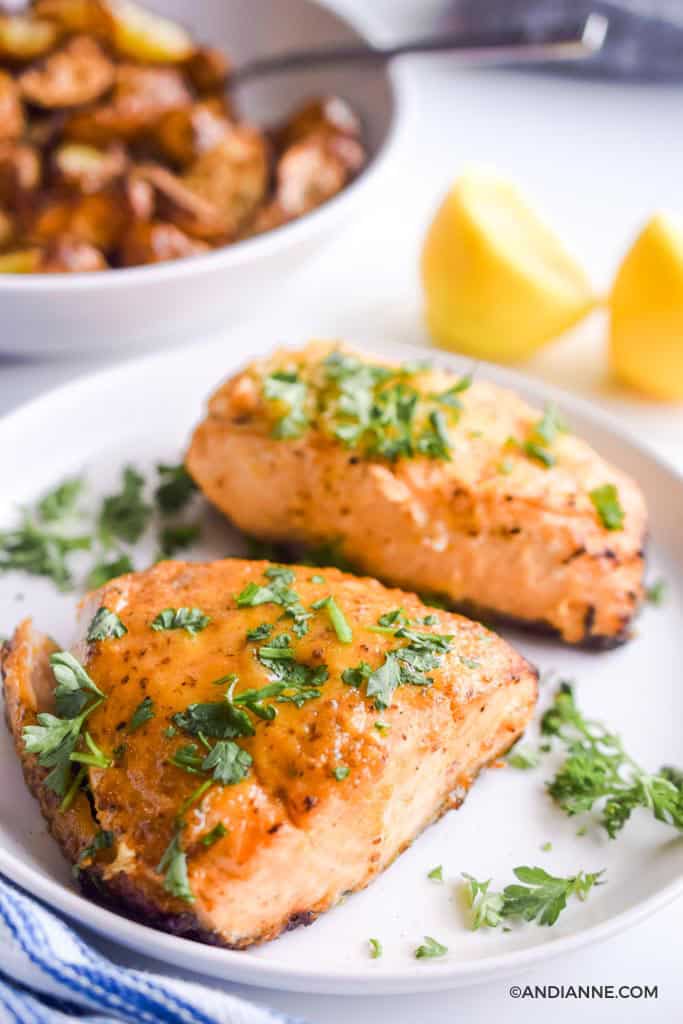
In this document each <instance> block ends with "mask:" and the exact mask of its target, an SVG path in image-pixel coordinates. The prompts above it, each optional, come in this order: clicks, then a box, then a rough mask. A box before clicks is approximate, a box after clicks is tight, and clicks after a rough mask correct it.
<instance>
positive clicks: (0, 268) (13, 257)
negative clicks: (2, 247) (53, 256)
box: [0, 249, 40, 274]
mask: <svg viewBox="0 0 683 1024" xmlns="http://www.w3.org/2000/svg"><path fill="white" fill-rule="evenodd" d="M39 262H40V249H16V250H15V251H14V252H6V253H3V254H2V255H0V274H33V273H34V272H35V269H36V267H37V266H38V263H39Z"/></svg>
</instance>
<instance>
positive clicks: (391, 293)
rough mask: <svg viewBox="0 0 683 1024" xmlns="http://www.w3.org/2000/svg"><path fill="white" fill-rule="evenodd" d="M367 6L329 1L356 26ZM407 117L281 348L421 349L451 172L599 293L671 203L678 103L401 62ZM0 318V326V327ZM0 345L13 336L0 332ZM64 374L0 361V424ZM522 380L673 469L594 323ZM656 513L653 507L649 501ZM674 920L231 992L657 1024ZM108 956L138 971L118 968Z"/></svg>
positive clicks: (645, 408)
mask: <svg viewBox="0 0 683 1024" xmlns="http://www.w3.org/2000/svg"><path fill="white" fill-rule="evenodd" d="M365 3H367V0H338V6H343V7H344V8H346V9H348V10H353V9H355V10H357V11H362V9H363V7H364V4H365ZM436 5H437V0H374V3H373V8H374V10H375V13H377V12H379V14H380V15H382V16H383V17H384V18H385V19H386V25H387V35H388V36H390V35H392V34H398V33H400V32H402V31H407V30H408V29H409V28H410V27H411V26H416V25H419V23H420V18H421V17H422V16H423V15H424V11H425V10H426V9H428V8H431V7H434V6H436ZM406 74H408V75H409V77H410V80H411V87H412V92H413V97H414V100H415V104H414V105H415V108H416V109H415V111H414V114H413V119H412V125H411V132H410V133H409V137H408V138H407V139H406V142H405V144H404V147H403V153H402V154H401V159H400V160H397V162H396V164H395V166H394V170H393V173H392V174H391V175H390V176H389V177H388V179H387V185H386V202H385V204H384V205H383V207H382V208H381V209H378V210H377V211H376V212H375V213H374V214H372V215H371V216H369V217H367V218H366V219H365V220H363V221H362V222H360V223H353V224H349V225H348V226H347V227H346V229H345V231H344V232H343V233H342V234H341V235H340V236H339V238H338V239H337V240H336V241H335V243H334V245H332V246H330V247H328V249H327V250H325V251H324V252H323V253H322V254H321V255H320V257H319V258H318V259H317V260H316V262H315V264H314V265H313V266H312V267H310V268H307V269H305V270H303V271H302V272H300V273H298V274H297V275H294V276H292V279H291V281H290V282H288V285H287V290H286V301H283V303H282V318H281V321H280V323H281V329H280V332H279V337H278V338H274V339H273V341H274V342H275V341H285V340H287V339H288V338H293V339H295V340H296V339H301V338H302V337H305V336H307V335H315V334H319V335H323V334H327V335H330V334H332V335H337V336H341V335H344V336H346V337H348V338H353V337H354V336H355V337H357V338H359V339H362V338H363V337H366V338H372V337H373V336H378V335H380V334H382V335H384V334H387V333H390V334H392V335H393V336H394V337H395V338H397V339H399V340H404V341H412V342H421V341H424V340H425V335H424V330H423V327H422V323H421V316H420V295H419V286H418V279H417V274H416V264H417V258H418V252H419V245H420V240H421V237H422V235H423V232H424V229H425V226H426V223H427V221H428V218H429V216H430V214H431V211H432V210H433V208H434V207H435V205H436V203H437V202H438V199H439V196H440V195H441V194H442V193H443V191H444V190H445V188H446V187H447V186H448V184H449V183H450V181H451V180H452V179H453V177H454V176H455V175H456V174H457V172H458V170H459V168H460V167H461V166H462V165H463V163H465V162H472V161H475V162H486V163H491V164H495V165H496V166H497V167H499V168H500V169H501V170H503V171H504V172H505V173H507V174H509V175H510V176H511V177H513V178H515V179H517V180H518V181H519V182H520V183H521V184H522V185H524V186H526V188H527V189H528V191H529V193H530V194H531V196H533V197H534V198H535V199H536V201H537V202H538V204H539V205H540V207H541V209H544V210H545V211H546V213H547V215H548V217H549V219H550V220H551V222H552V223H554V224H555V225H556V227H557V229H558V230H559V231H560V233H561V234H562V236H563V237H564V239H565V240H566V242H567V244H568V245H569V246H570V247H572V248H573V249H574V250H575V251H576V252H577V254H579V255H580V257H581V258H582V260H583V261H584V264H585V265H586V266H587V268H588V270H589V271H590V272H591V273H592V275H593V276H594V279H595V281H596V283H597V284H598V286H599V287H601V288H605V287H607V286H608V283H609V280H610V275H611V274H612V273H613V271H614V268H615V266H616V263H617V261H618V259H619V257H620V254H621V253H622V252H623V250H624V247H625V246H626V245H627V244H628V242H629V240H630V239H631V238H632V237H633V235H634V233H635V232H636V231H637V230H638V228H639V225H640V224H641V223H642V222H643V220H644V219H645V218H646V217H647V216H648V215H649V214H650V213H651V211H652V210H653V209H657V208H666V207H668V206H670V207H673V208H675V207H676V205H677V204H678V208H679V210H680V209H681V206H682V205H683V203H681V192H680V182H681V170H682V167H683V132H681V127H682V125H683V116H682V113H681V111H682V110H683V106H682V103H681V100H682V98H683V92H682V91H680V90H678V89H676V88H674V87H668V86H665V87H657V88H653V87H647V86H625V85H616V84H610V83H591V82H587V81H577V80H573V79H565V78H559V77H546V76H544V77H540V76H536V75H531V74H515V75H512V74H509V73H503V72H493V71H476V72H475V71H469V72H465V71H460V70H457V69H455V68H454V67H453V66H452V63H451V62H449V61H448V60H447V59H445V58H439V59H431V60H429V61H425V60H421V61H415V62H411V63H410V65H409V66H408V67H407V68H406ZM0 313H1V311H0ZM1 329H2V330H11V325H10V324H6V323H3V324H2V327H1ZM105 362H106V361H105V360H103V359H102V358H101V357H100V358H98V359H97V360H92V359H88V358H84V357H81V358H76V359H71V360H68V361H63V362H52V363H40V362H36V363H27V362H23V363H22V362H20V361H17V360H12V359H9V358H3V357H0V410H2V411H8V410H10V409H11V408H13V407H14V406H16V405H18V404H20V403H21V402H24V401H26V400H27V399H29V398H31V397H34V396H36V395H38V394H40V393H41V392H42V391H44V390H46V389H48V388H51V387H54V386H57V385H58V384H60V383H63V382H65V381H68V380H70V379H72V378H74V377H76V376H78V375H80V374H82V373H85V372H93V371H94V370H97V369H100V368H102V366H103V365H105ZM528 369H529V371H530V372H533V373H535V374H537V375H538V376H540V377H543V378H544V379H547V380H548V381H552V382H553V383H555V384H559V385H560V386H562V387H565V388H567V389H570V390H573V391H577V392H580V393H582V394H583V395H585V396H587V397H589V398H592V399H593V400H595V401H598V402H599V403H600V404H601V405H603V406H604V407H607V408H610V409H611V410H612V411H613V412H615V413H616V414H617V415H619V416H620V417H621V418H622V419H623V420H624V421H625V422H626V423H627V424H628V426H629V427H630V428H631V429H632V430H635V431H636V432H637V433H638V434H640V436H641V437H642V438H644V439H645V440H647V441H648V442H649V443H651V444H652V445H653V446H655V447H656V448H657V449H658V450H660V451H661V452H662V453H663V454H665V455H666V456H667V457H669V458H672V459H673V460H674V461H676V462H677V463H678V465H679V466H680V467H681V468H682V469H683V407H682V406H666V405H653V404H650V403H648V402H646V401H643V400H640V399H637V398H635V397H634V396H632V395H628V394H626V393H624V392H621V391H619V390H618V389H617V388H616V387H615V385H614V384H613V383H611V382H610V381H609V379H608V378H607V374H606V371H605V364H604V325H603V324H602V323H601V322H600V319H599V317H598V318H595V319H594V320H593V321H592V322H591V323H590V324H588V325H586V326H585V327H584V328H582V329H581V330H580V331H579V332H576V333H575V334H574V335H573V336H570V337H566V338H564V339H562V340H561V341H560V342H559V343H558V344H556V345H554V346H551V347H550V348H549V349H546V350H545V351H544V352H543V353H541V354H540V355H539V356H537V357H536V359H535V360H534V361H533V363H532V364H531V365H530V366H529V367H528ZM663 498H664V500H665V496H663ZM682 926H683V903H682V902H681V901H679V902H677V903H675V904H673V905H671V906H670V907H669V908H667V909H666V910H663V911H661V912H660V913H658V914H657V915H655V916H654V917H651V918H649V919H648V920H647V921H645V922H644V923H642V924H640V925H639V926H638V927H636V928H634V929H633V930H631V931H630V932H628V933H627V934H624V935H621V936H618V937H616V938H613V939H611V940H610V941H608V942H605V943H603V944H602V945H600V946H598V947H592V948H590V949H587V950H584V951H581V952H578V953H575V954H573V955H571V956H568V957H566V958H565V959H563V960H561V961H551V962H549V963H548V965H547V966H545V967H540V968H538V969H536V970H533V971H530V972H528V973H527V974H525V975H523V976H518V977H515V978H513V979H509V980H502V981H497V982H489V983H486V984H485V985H483V986H480V987H477V988H469V989H461V990H459V991H456V992H451V993H445V994H444V993H441V994H435V995H433V996H425V995H421V996H415V997H405V996H402V997H401V998H400V999H399V998H396V999H391V998H385V997H382V998H379V997H378V998H355V997H354V998H350V997H349V998H339V997H325V996H305V995H300V994H288V993H282V992H266V991H262V992H259V991H256V990H252V989H246V988H244V987H240V986H233V991H237V992H238V993H241V994H244V995H245V996H247V997H249V998H251V999H253V1000H255V1001H260V1002H263V1003H267V1004H268V1005H271V1006H273V1007H274V1008H278V1009H282V1010H286V1011H287V1012H289V1013H291V1014H292V1015H295V1016H298V1017H302V1018H305V1019H307V1020H309V1021H311V1022H315V1024H348V1022H349V1021H350V1020H353V1021H354V1024H370V1022H372V1024H377V1021H382V1022H384V1021H386V1022H390V1024H451V1022H456V1021H458V1022H460V1021H462V1022H470V1021H478V1020H480V1019H488V1020H494V1019H496V1018H500V1017H503V1019H505V1020H506V1021H510V1022H517V1021H525V1022H527V1021H529V1022H533V1021H537V1020H538V1021H540V1020H546V1019H547V1015H548V1013H549V1012H550V1013H552V1015H553V1019H554V1020H556V1021H558V1022H564V1021H575V1020H576V1019H577V1016H578V1014H579V1013H580V1014H581V1017H582V1020H584V1021H586V1022H587V1024H590V1022H592V1021H600V1022H602V1021H609V1022H611V1021H615V1022H616V1021H619V1022H625V1021H627V1022H629V1024H630V1022H634V1024H638V1022H641V1021H647V1022H650V1021H663V1022H664V1021H666V1022H667V1024H668V1022H670V1021H671V1022H673V1021H674V1020H675V1019H680V1007H681V1005H683V978H682V977H681V973H682V972H681V968H682V966H683V964H682V958H681V941H680V934H681V927H682ZM107 952H109V953H110V954H111V955H113V956H115V957H117V958H118V959H120V960H122V961H123V960H125V961H126V962H128V963H135V964H136V965H137V966H145V965H147V966H150V967H155V968H156V969H159V970H162V971H163V970H164V968H163V966H161V965H152V964H151V963H148V964H144V963H142V962H141V959H140V957H138V956H137V955H134V954H128V953H126V952H121V951H120V950H113V949H112V948H108V949H107ZM517 983H518V984H521V985H524V984H530V985H534V984H539V985H540V984H546V985H552V984H555V985H565V986H567V985H579V984H581V985H591V984H595V985H597V984H603V985H607V984H614V985H615V986H619V985H624V984H647V985H657V986H658V989H659V994H658V998H657V1000H650V1001H639V1000H630V1001H629V1002H628V1003H624V1002H622V1001H617V1000H598V999H592V1000H583V1001H582V1002H581V1003H580V1004H579V1003H577V1001H576V1000H574V999H565V1000H560V999H557V998H555V999H546V1000H543V999H533V1000H532V999H513V998H511V997H510V996H509V994H508V989H509V986H510V985H511V984H517Z"/></svg>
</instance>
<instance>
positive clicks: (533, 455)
mask: <svg viewBox="0 0 683 1024" xmlns="http://www.w3.org/2000/svg"><path fill="white" fill-rule="evenodd" d="M522 447H523V450H524V454H525V455H528V456H529V458H530V459H535V460H536V462H540V463H541V465H543V466H545V468H546V469H550V468H551V466H554V465H555V463H556V462H557V459H556V458H555V456H554V455H553V453H552V452H550V451H548V449H547V448H544V447H543V445H540V444H538V443H537V442H536V441H525V442H524V444H523V445H522Z"/></svg>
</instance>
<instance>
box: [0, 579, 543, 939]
mask: <svg viewBox="0 0 683 1024" xmlns="http://www.w3.org/2000/svg"><path fill="white" fill-rule="evenodd" d="M2 672H3V678H4V691H5V702H6V714H7V719H8V722H9V726H10V729H11V731H12V733H13V736H14V740H15V744H16V749H17V752H18V755H19V757H20V759H21V761H22V765H23V769H24V774H25V777H26V779H27V782H28V784H29V786H30V788H31V790H32V791H33V793H34V794H35V795H36V797H37V798H38V800H39V801H40V805H41V808H42V811H43V814H44V815H45V817H46V818H47V820H48V823H49V826H50V828H51V830H52V832H53V834H54V835H55V837H56V839H57V840H58V841H59V843H60V844H61V846H62V848H63V850H64V852H65V853H66V855H67V857H68V858H69V860H71V861H72V862H73V863H74V864H75V865H76V870H77V873H78V876H79V878H80V880H81V882H82V884H83V885H84V887H85V888H86V891H88V892H93V893H94V894H96V896H97V898H99V899H105V900H106V901H107V902H109V903H110V904H113V905H114V906H116V907H118V908H120V909H122V910H124V911H126V912H128V913H131V914H133V915H135V916H137V917H139V918H142V919H144V920H146V921H147V922H148V923H150V924H153V925H155V926H157V927H161V928H164V929H166V930H169V931H173V932H175V933H177V934H182V935H185V936H188V937H192V938H197V939H201V940H204V941H208V942H214V943H219V944H225V945H228V946H232V947H244V946H248V945H249V944H251V943H254V942H259V941H263V940H265V939H270V938H273V937H274V936H276V935H278V934H279V933H280V932H281V931H282V930H283V929H286V928H289V927H292V926H293V925H295V924H298V923H300V922H305V923H308V922H310V921H312V920H313V919H314V918H315V917H316V916H317V915H318V914H320V913H321V912H322V911H324V910H327V909H328V908H329V907H332V906H333V905H334V904H336V903H337V902H338V901H339V900H340V898H341V897H342V896H343V895H344V894H345V893H348V892H351V891H353V890H356V889H360V888H362V887H363V886H365V885H367V883H368V882H369V881H371V880H372V879H373V878H374V877H375V876H376V875H377V874H378V873H379V872H380V871H382V870H383V869H384V868H385V867H387V865H388V864H390V863H391V861H392V860H393V859H394V858H395V857H396V856H397V855H398V854H399V853H400V852H401V851H402V850H404V849H405V848H406V847H407V846H408V845H409V844H410V843H411V842H412V840H413V839H414V838H415V837H416V836H417V835H418V833H419V832H421V831H422V829H423V828H425V826H426V825H428V824H429V823H430V822H432V821H434V820H435V819H436V818H438V817H439V816H440V815H441V814H443V813H444V812H445V811H446V810H447V809H448V808H451V807H457V806H458V805H459V804H460V802H461V801H462V799H463V798H464V796H465V794H466V792H467V790H468V788H469V786H470V785H471V783H472V781H473V780H474V778H475V776H476V775H477V773H478V772H479V770H480V769H481V768H482V767H483V766H485V765H486V764H488V763H489V762H491V761H493V760H495V759H496V758H497V757H498V756H499V755H500V754H502V753H503V752H504V751H506V750H507V749H508V748H509V747H510V746H511V745H512V744H513V743H514V741H515V740H516V739H517V737H518V736H519V735H520V733H521V732H522V731H523V730H524V728H525V726H526V725H527V724H528V722H529V719H530V717H531V715H532V712H533V708H534V704H535V700H536V683H537V680H536V672H535V670H533V669H532V668H531V667H530V665H529V664H528V663H527V662H526V661H525V660H524V658H522V657H521V656H520V655H519V654H517V653H516V652H515V651H514V650H513V649H512V648H511V647H510V646H509V645H508V644H507V643H506V642H505V641H504V640H502V639H500V638H499V637H498V636H496V635H495V634H494V633H491V632H490V631H489V630H487V629H486V628H484V627H483V626H482V625H480V624H478V623H475V622H471V621H469V620H467V619H465V618H462V617H460V616H458V615H455V614H452V613H449V612H444V611H440V610H439V611H435V610H434V609H430V608H428V607H426V606H425V605H424V604H423V603H422V602H421V601H420V600H419V599H418V598H417V597H416V596H415V595H413V594H408V593H404V592H402V591H398V590H389V589H387V588H385V587H384V586H382V585H381V584H380V583H378V582H377V581H375V580H371V579H361V578H358V577H355V576H350V575H348V574H344V573H342V572H339V571H338V570H336V569H329V570H325V572H324V573H320V572H318V571H317V570H315V569H311V568H308V567H307V568H302V567H296V568H283V567H277V566H274V565H272V564H271V563H267V562H249V561H242V560H238V559H230V560H226V561H221V562H215V563H211V564H197V563H179V562H163V563H160V564H158V565H156V566H155V567H154V568H152V569H150V570H148V571H146V572H140V573H134V574H131V575H128V576H122V577H119V578H118V579H116V580H113V581H111V582H110V583H108V584H107V585H106V586H105V587H104V588H102V589H101V590H99V591H97V592H96V593H94V594H92V595H90V596H89V597H88V599H87V600H86V601H85V602H84V605H83V608H82V616H81V626H80V628H79V639H78V641H77V643H76V644H75V645H74V646H73V647H72V648H71V650H70V652H66V653H65V652H59V651H58V649H57V647H56V646H55V644H54V643H53V642H52V641H50V640H48V639H47V638H46V637H44V636H43V635H42V634H40V633H39V632H37V630H36V629H35V628H34V627H33V626H32V624H31V621H30V620H26V621H25V622H23V623H22V624H21V625H20V626H19V627H18V629H17V630H16V632H15V634H14V636H13V637H12V639H11V640H9V641H8V642H7V644H6V645H5V647H4V649H3V653H2ZM69 730H71V732H69ZM67 734H68V735H67ZM65 736H67V739H66V740H65V738H64V737H65ZM69 736H70V737H71V739H70V740H69V738H68V737H69ZM60 737H61V740H60ZM58 741H59V742H58ZM65 743H66V746H65V745H64V744H65ZM60 744H61V745H60Z"/></svg>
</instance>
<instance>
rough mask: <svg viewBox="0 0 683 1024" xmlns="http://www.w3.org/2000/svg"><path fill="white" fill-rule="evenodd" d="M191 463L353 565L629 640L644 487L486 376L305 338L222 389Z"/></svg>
mask: <svg viewBox="0 0 683 1024" xmlns="http://www.w3.org/2000/svg"><path fill="white" fill-rule="evenodd" d="M187 466H188V468H189V470H190V472H191V474H192V476H193V477H194V479H195V480H196V482H197V483H198V484H199V486H200V487H201V489H202V490H203V491H204V493H205V495H206V496H207V497H208V498H209V500H210V501H211V502H213V504H214V505H216V507H217V508H219V509H220V510H221V511H222V512H224V513H225V514H226V515H227V516H228V517H229V518H230V519H231V520H232V521H233V522H234V523H235V524H236V525H237V526H238V527H240V529H242V530H244V531H246V532H247V533H249V534H251V535H253V536H256V537H258V538H261V539H265V540H271V541H288V542H292V541H294V542H301V543H303V544H305V545H307V546H317V545H334V547H335V549H336V551H337V553H338V554H341V555H342V556H343V557H344V558H345V559H346V560H347V562H349V563H350V564H352V565H353V566H354V567H357V568H358V569H359V571H361V572H365V573H371V574H372V575H373V576H376V577H378V578H379V579H382V580H384V581H385V582H389V583H392V584H395V585H397V586H402V587H405V588H407V589H410V590H416V591H418V592H420V593H432V594H438V595H441V596H442V597H443V598H445V599H446V601H447V602H448V603H449V604H451V605H452V606H454V607H458V608H460V609H461V610H472V609H474V610H475V611H477V612H478V611H481V612H483V613H486V614H491V613H492V614H493V615H494V616H496V615H497V616H500V617H502V618H504V619H508V620H514V621H516V622H519V623H522V624H527V625H531V626H539V625H540V626H543V627H544V628H550V629H551V630H552V631H554V632H556V633H557V634H559V636H560V637H561V638H562V639H563V640H564V641H566V642H567V643H570V644H586V645H588V646H594V647H600V646H612V645H614V644H615V643H618V642H620V641H622V640H624V639H625V638H626V637H627V636H628V634H629V626H630V623H631V622H632V620H633V617H634V615H635V614H636V612H637V610H638V607H639V605H640V603H641V601H642V597H643V569H644V555H643V546H644V540H645V532H646V509H645V503H644V499H643V496H642V493H641V491H640V489H639V488H638V486H637V484H636V483H635V482H634V481H633V480H631V479H630V478H629V477H628V476H627V475H626V474H625V473H622V472H621V471H620V470H618V469H617V468H615V467H614V466H612V465H610V464H609V463H607V462H606V461H605V460H604V459H602V458H601V457H600V456H599V455H598V454H597V453H596V452H595V451H593V450H592V449H591V448H590V447H589V445H588V444H586V443H585V442H584V441H582V440H580V439H579V438H578V437H576V436H574V435H573V434H572V433H571V432H570V431H569V429H568V428H567V427H566V425H565V424H564V423H563V422H562V420H561V419H560V417H559V415H558V413H557V410H555V409H554V408H552V407H548V408H546V410H545V411H541V410H538V409H533V408H531V407H530V406H529V405H528V404H527V403H526V402H524V401H523V400H522V399H521V398H519V397H518V396H517V395H515V394H514V393H513V392H511V391H508V390H505V389H503V388H500V387H497V386H495V385H493V384H491V383H489V382H487V381H486V380H483V379H479V376H478V375H477V376H476V379H475V380H474V381H470V379H469V378H462V377H460V378H459V377H457V376H456V375H454V374H452V373H449V372H446V371H444V370H441V369H429V368H425V367H424V366H415V365H412V366H407V365H405V366H399V365H397V364H391V363H388V362H386V361H382V360H378V359H373V358H371V357H369V356H365V355H361V354H359V353H354V352H353V351H351V350H349V349H347V348H345V347H340V346H335V345H331V344H327V343H312V344H311V345H309V346H308V347H306V348H304V349H303V350H300V351H289V350H281V351H278V352H276V353H275V354H274V355H272V356H271V357H269V358H266V359H263V360H259V361H257V362H254V363H252V364H251V365H250V366H248V367H247V368H246V369H245V370H244V371H242V372H240V373H238V374H237V375H236V376H233V377H231V378H230V379H229V380H227V381H226V382H225V383H224V384H223V385H221V386H220V387H219V388H218V390H217V391H216V392H215V394H214V395H213V397H212V398H211V400H210V402H209V408H208V413H207V415H206V418H205V419H204V420H203V421H202V422H201V423H200V424H199V426H198V427H197V429H196V431H195V433H194V436H193V438H192V442H191V444H190V447H189V451H188V453H187Z"/></svg>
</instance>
